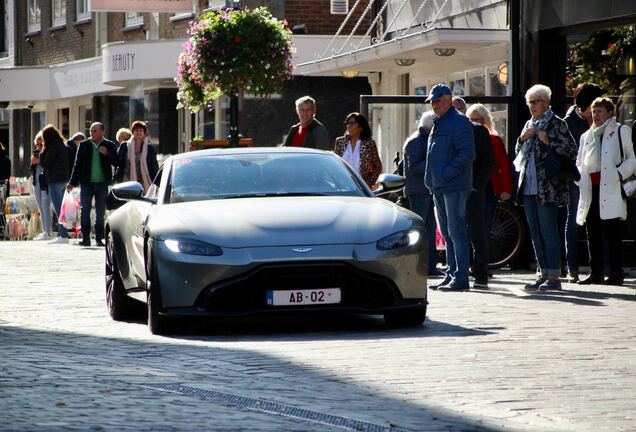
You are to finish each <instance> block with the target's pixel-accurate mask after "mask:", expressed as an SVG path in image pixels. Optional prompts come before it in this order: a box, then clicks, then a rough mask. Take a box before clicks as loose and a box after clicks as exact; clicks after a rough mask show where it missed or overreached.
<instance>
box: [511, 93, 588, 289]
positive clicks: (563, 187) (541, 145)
mask: <svg viewBox="0 0 636 432" xmlns="http://www.w3.org/2000/svg"><path fill="white" fill-rule="evenodd" d="M551 96H552V91H551V90H550V88H549V87H547V86H544V85H541V84H537V85H534V86H532V87H530V88H529V89H528V91H527V92H526V103H527V104H528V108H529V109H530V114H531V115H532V118H531V119H530V120H528V121H527V122H526V124H525V126H524V128H523V131H522V132H521V136H520V137H519V139H518V140H517V145H516V147H515V152H516V154H517V156H516V158H515V160H514V166H515V170H516V171H517V172H518V173H519V180H518V183H517V203H518V204H523V206H524V211H525V214H526V219H527V220H528V227H529V229H530V237H531V238H532V246H533V248H534V253H535V256H536V259H537V263H538V266H539V268H540V270H541V276H540V277H539V278H538V279H537V280H536V281H535V282H533V283H530V284H527V285H526V286H525V289H526V290H527V291H537V290H539V291H550V290H560V289H561V282H560V281H559V275H560V274H561V245H560V235H559V225H558V215H559V207H563V206H567V205H568V198H569V194H568V180H566V179H561V178H557V177H556V176H553V177H551V176H550V175H549V172H550V170H549V169H548V168H549V166H548V165H549V164H548V163H547V160H548V157H550V155H551V154H554V153H556V155H555V157H559V156H560V157H562V158H566V159H570V162H572V161H573V160H574V159H575V158H576V152H577V149H576V143H575V142H574V139H573V138H572V135H571V134H570V131H569V130H568V125H567V124H566V123H565V121H564V120H563V119H561V118H559V117H557V116H556V115H555V114H554V113H553V112H552V110H551V109H550V97H551Z"/></svg>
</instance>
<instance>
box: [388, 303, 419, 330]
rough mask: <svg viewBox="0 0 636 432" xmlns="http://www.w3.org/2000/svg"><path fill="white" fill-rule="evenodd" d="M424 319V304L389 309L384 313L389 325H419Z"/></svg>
mask: <svg viewBox="0 0 636 432" xmlns="http://www.w3.org/2000/svg"><path fill="white" fill-rule="evenodd" d="M425 319H426V306H417V307H414V308H409V309H401V310H395V311H390V312H387V313H385V314H384V322H385V323H386V325H387V326H389V327H419V326H421V325H422V324H424V320H425Z"/></svg>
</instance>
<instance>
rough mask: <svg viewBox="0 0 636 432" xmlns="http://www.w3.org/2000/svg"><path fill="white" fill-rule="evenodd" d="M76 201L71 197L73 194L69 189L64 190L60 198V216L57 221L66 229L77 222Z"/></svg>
mask: <svg viewBox="0 0 636 432" xmlns="http://www.w3.org/2000/svg"><path fill="white" fill-rule="evenodd" d="M77 213H78V209H77V203H76V202H75V199H74V198H73V195H71V193H69V191H66V192H64V198H62V209H61V210H60V217H59V219H58V223H61V224H62V225H64V228H66V229H72V228H73V227H74V226H75V224H76V223H77Z"/></svg>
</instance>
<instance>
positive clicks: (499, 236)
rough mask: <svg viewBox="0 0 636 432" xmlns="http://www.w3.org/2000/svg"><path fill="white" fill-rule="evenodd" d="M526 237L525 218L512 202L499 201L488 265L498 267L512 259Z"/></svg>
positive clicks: (492, 231) (492, 230) (493, 220)
mask: <svg viewBox="0 0 636 432" xmlns="http://www.w3.org/2000/svg"><path fill="white" fill-rule="evenodd" d="M525 239H526V230H525V224H524V221H523V218H522V217H521V216H520V215H519V214H518V213H517V211H516V210H515V209H514V208H512V207H511V205H510V204H506V203H503V202H499V203H498V204H497V206H496V207H495V209H494V211H493V214H492V228H491V230H490V237H489V242H490V259H489V261H490V262H489V263H488V267H489V268H491V269H497V268H500V267H503V266H505V265H506V264H508V263H509V262H510V261H512V260H513V259H514V258H515V257H516V256H517V254H518V253H519V251H521V249H522V247H523V244H524V242H525Z"/></svg>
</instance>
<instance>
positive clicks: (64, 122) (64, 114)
mask: <svg viewBox="0 0 636 432" xmlns="http://www.w3.org/2000/svg"><path fill="white" fill-rule="evenodd" d="M68 120H69V109H68V108H62V109H59V110H57V127H58V129H59V130H60V132H61V133H62V135H63V136H64V137H66V138H68V137H69V135H68V134H69V125H68V123H69V122H68Z"/></svg>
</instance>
